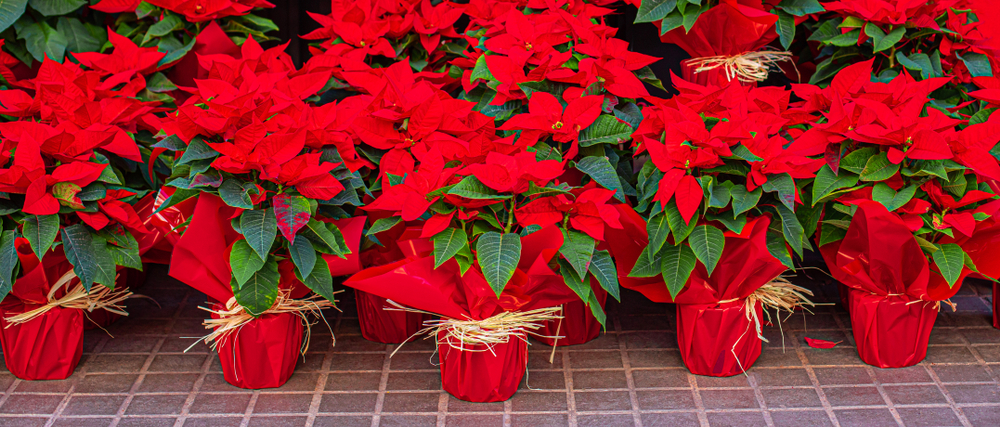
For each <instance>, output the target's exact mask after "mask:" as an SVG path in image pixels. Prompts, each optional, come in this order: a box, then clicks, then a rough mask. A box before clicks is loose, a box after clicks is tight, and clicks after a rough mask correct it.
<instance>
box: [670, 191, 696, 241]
mask: <svg viewBox="0 0 1000 427" xmlns="http://www.w3.org/2000/svg"><path fill="white" fill-rule="evenodd" d="M664 212H665V213H666V215H667V224H668V225H670V231H671V232H672V233H673V234H674V244H675V245H679V244H681V242H683V241H684V239H686V238H687V236H688V235H689V234H691V232H692V231H694V227H695V226H696V225H698V221H695V220H694V219H693V218H692V221H691V222H690V223H686V224H685V223H684V217H682V216H681V212H680V211H679V210H677V203H674V202H673V201H670V203H668V204H667V207H666V209H664Z"/></svg>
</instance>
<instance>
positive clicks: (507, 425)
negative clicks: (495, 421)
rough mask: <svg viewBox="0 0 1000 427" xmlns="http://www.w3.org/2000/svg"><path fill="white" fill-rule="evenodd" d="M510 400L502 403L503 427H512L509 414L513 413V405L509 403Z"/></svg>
mask: <svg viewBox="0 0 1000 427" xmlns="http://www.w3.org/2000/svg"><path fill="white" fill-rule="evenodd" d="M511 400H512V399H507V400H505V401H503V426H504V427H511V426H512V425H513V420H512V418H511V416H510V413H511V412H513V408H514V404H513V403H511Z"/></svg>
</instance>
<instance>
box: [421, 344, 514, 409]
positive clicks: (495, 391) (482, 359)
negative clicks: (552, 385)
mask: <svg viewBox="0 0 1000 427" xmlns="http://www.w3.org/2000/svg"><path fill="white" fill-rule="evenodd" d="M446 335H447V333H446V332H445V331H441V332H440V333H439V334H438V341H439V344H438V360H439V361H440V362H441V385H442V387H444V391H447V392H448V393H449V394H451V395H452V396H455V397H456V398H458V399H461V400H464V401H467V402H502V401H504V400H507V399H510V397H511V396H513V395H514V393H515V392H517V387H518V386H519V385H520V384H521V379H522V378H524V373H525V370H526V369H527V367H528V344H527V342H525V341H524V340H523V339H521V338H518V337H514V336H512V337H510V340H508V341H507V342H506V343H504V344H496V345H493V346H492V347H491V348H489V349H487V348H486V347H485V346H483V345H469V344H465V347H463V348H467V349H468V350H459V349H456V348H453V347H451V346H450V345H448V344H447V341H446V340H447V339H448V338H447V336H446ZM456 345H457V344H456Z"/></svg>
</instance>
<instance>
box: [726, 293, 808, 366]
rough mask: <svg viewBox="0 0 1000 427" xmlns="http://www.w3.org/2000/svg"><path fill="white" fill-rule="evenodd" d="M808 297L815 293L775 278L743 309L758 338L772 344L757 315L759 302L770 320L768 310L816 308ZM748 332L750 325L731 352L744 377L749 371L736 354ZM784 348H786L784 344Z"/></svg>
mask: <svg viewBox="0 0 1000 427" xmlns="http://www.w3.org/2000/svg"><path fill="white" fill-rule="evenodd" d="M806 295H808V296H812V295H813V293H812V291H810V290H808V289H806V288H803V287H801V286H796V285H794V284H792V282H789V281H788V278H786V277H784V276H778V277H775V278H774V280H771V281H770V282H768V283H767V284H765V285H764V286H761V287H760V288H759V289H757V290H756V291H754V292H753V293H752V294H750V295H748V296H747V297H746V300H745V302H744V303H743V308H744V310H745V312H746V317H747V320H749V321H751V322H752V324H753V325H754V326H756V329H757V338H760V339H761V341H764V342H770V341H768V340H767V338H764V328H763V324H762V322H761V320H760V316H758V315H757V310H755V308H756V307H757V302H760V304H761V306H762V308H763V310H761V311H763V312H764V313H765V314H766V315H767V317H768V320H770V318H771V314H770V312H768V311H767V310H768V309H774V310H775V311H778V312H780V311H787V312H788V313H794V312H795V308H796V307H803V306H807V305H808V306H810V307H815V306H816V304H815V303H813V302H812V301H810V300H809V298H807V297H806ZM739 300H740V299H739V298H733V299H728V300H724V301H719V304H726V303H730V302H736V301H739ZM778 325H781V321H780V319H779V321H778ZM748 332H750V324H747V329H746V330H745V331H743V334H742V335H740V337H739V338H738V339H737V340H736V342H734V343H733V348H731V349H730V350H729V351H730V352H731V353H733V357H734V358H735V359H736V363H737V364H739V365H740V369H741V370H743V374H744V375H745V374H746V372H747V370H746V368H744V367H743V363H742V362H740V357H739V356H738V355H737V354H736V346H737V345H739V343H740V341H743V337H744V336H746V334H747V333H748ZM782 340H784V333H782ZM782 346H784V343H782Z"/></svg>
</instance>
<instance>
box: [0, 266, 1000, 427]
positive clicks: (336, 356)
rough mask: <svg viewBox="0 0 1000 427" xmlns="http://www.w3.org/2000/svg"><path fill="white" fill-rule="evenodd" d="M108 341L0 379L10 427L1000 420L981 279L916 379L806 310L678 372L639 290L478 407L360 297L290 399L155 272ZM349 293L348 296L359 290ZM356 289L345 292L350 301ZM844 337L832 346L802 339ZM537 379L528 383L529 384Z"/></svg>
mask: <svg viewBox="0 0 1000 427" xmlns="http://www.w3.org/2000/svg"><path fill="white" fill-rule="evenodd" d="M796 282H798V283H800V284H805V285H806V286H809V287H810V288H813V289H814V290H816V291H817V292H818V293H819V295H818V296H817V299H818V300H827V301H835V300H836V299H837V298H836V287H835V286H834V285H832V284H831V283H830V282H829V281H828V280H826V279H821V278H818V277H816V280H815V281H813V280H811V279H809V278H807V277H804V276H800V277H798V278H797V280H796ZM138 292H139V293H142V294H145V295H148V296H150V297H152V298H153V299H155V300H156V301H157V302H158V303H159V304H160V306H159V307H157V306H156V305H155V304H153V303H151V302H150V301H148V300H143V299H137V300H134V301H132V302H131V303H130V305H129V308H130V311H131V312H132V313H133V315H132V316H131V317H130V318H128V319H124V320H121V321H119V322H118V323H116V324H115V325H113V327H112V328H110V329H109V331H110V332H111V333H112V334H113V335H114V338H111V337H109V336H108V335H107V334H105V333H104V332H102V331H100V330H97V331H88V332H87V335H86V340H85V353H84V356H83V360H82V362H81V363H80V366H79V368H77V371H76V374H74V375H73V377H71V378H70V379H68V380H65V381H48V382H26V381H20V380H16V379H15V378H14V377H13V376H11V375H10V374H7V373H5V372H4V373H0V390H3V394H0V425H10V426H34V425H39V426H42V425H46V426H63V425H65V426H90V425H95V426H106V425H111V426H161V425H162V426H181V425H183V426H227V425H232V426H258V425H259V426H284V425H289V426H327V425H329V426H355V425H356V426H391V425H406V426H420V425H430V426H434V425H438V426H453V425H454V426H457V425H475V426H477V427H488V426H492V425H497V426H501V425H515V426H522V425H523V426H541V425H571V426H601V427H613V426H619V425H623V426H624V425H628V426H631V425H636V426H639V425H642V426H673V425H685V426H686V425H712V426H729V425H734V426H737V425H738V426H756V425H762V426H763V425H768V426H771V425H774V426H796V427H805V426H824V425H826V426H829V425H834V426H837V425H839V426H845V427H846V426H882V425H887V426H897V425H906V426H948V425H964V426H996V425H1000V387H998V385H1000V331H998V330H995V329H993V328H992V326H991V323H990V314H989V313H990V308H989V298H990V293H989V289H988V287H986V286H985V285H984V284H983V283H982V282H978V283H973V282H972V281H968V282H966V284H965V287H964V288H963V290H962V291H961V293H960V295H959V296H957V297H955V298H954V299H953V300H954V301H955V302H956V303H957V304H958V309H959V311H958V312H957V313H950V312H949V313H945V314H941V315H940V317H939V319H938V321H937V324H936V325H935V328H934V332H933V334H932V335H931V348H930V351H929V352H928V357H927V360H926V361H924V362H923V363H921V364H919V365H918V366H914V367H911V368H905V369H892V370H882V369H877V368H872V367H870V366H868V365H865V364H863V363H862V362H861V360H860V359H859V358H858V356H857V353H856V351H855V349H854V347H853V346H852V337H851V334H850V325H849V323H848V322H849V319H848V316H847V315H846V313H845V312H844V311H843V310H842V309H841V308H840V307H839V306H836V305H834V306H823V307H820V308H818V309H817V310H815V314H814V315H808V314H807V315H795V316H793V317H791V318H790V319H788V321H787V322H785V323H784V326H783V330H784V340H782V336H781V335H782V332H780V331H779V329H778V328H777V327H774V328H769V329H768V330H767V331H766V334H767V336H768V337H769V339H770V344H765V350H764V354H763V355H762V356H761V358H760V359H759V360H758V361H757V363H756V365H754V367H753V368H752V369H750V370H749V375H746V376H743V375H740V376H736V377H731V378H711V377H700V376H693V375H690V374H689V373H688V372H687V370H685V369H684V367H683V365H682V364H681V360H680V356H679V353H678V350H677V342H676V339H675V333H674V328H675V326H674V323H673V321H674V316H673V307H672V306H669V305H661V304H653V303H650V302H648V301H646V300H644V299H643V298H642V297H641V296H640V295H638V294H635V293H631V292H627V293H626V294H625V297H624V298H625V302H624V303H622V304H621V305H618V304H612V305H611V306H610V307H609V312H610V313H611V316H610V317H609V319H610V323H609V325H608V332H607V333H606V334H604V335H602V336H601V337H600V338H598V339H597V340H596V341H594V342H592V343H590V344H587V345H584V346H579V347H573V348H561V349H559V350H558V352H557V354H556V358H555V363H554V364H549V363H548V357H549V353H550V348H549V347H546V346H543V345H541V344H537V345H533V346H532V347H531V352H530V358H529V380H528V384H525V385H522V388H521V391H519V392H518V393H517V394H516V395H515V396H514V397H513V398H512V399H511V400H510V401H507V402H504V403H489V404H470V403H466V402H462V401H459V400H456V399H454V398H451V397H450V396H449V395H448V394H447V393H444V392H442V391H441V390H440V379H439V374H438V371H437V369H436V368H435V367H434V366H433V365H431V363H430V362H431V360H432V359H433V357H432V356H433V346H432V344H431V343H429V342H427V341H421V342H414V343H410V344H407V345H406V346H405V347H404V348H403V349H402V350H401V351H400V352H399V353H397V354H396V355H395V356H394V357H392V358H389V355H390V353H392V351H393V350H394V349H395V347H394V346H386V345H381V344H375V343H371V342H367V341H365V340H364V339H362V338H361V336H360V335H359V329H358V325H357V320H356V318H355V317H354V315H353V314H352V311H353V301H350V300H349V299H348V298H349V295H348V297H347V298H345V299H347V301H344V302H343V303H342V304H341V305H340V306H341V307H342V308H343V309H344V310H345V313H343V314H338V313H329V314H328V318H329V319H330V320H331V324H332V325H333V328H334V332H335V333H336V336H337V345H336V347H331V346H330V336H329V332H328V331H327V330H326V328H325V327H317V328H314V329H313V330H314V338H313V343H312V346H311V347H310V349H309V353H308V354H307V355H306V357H305V359H304V360H303V361H300V362H299V365H298V369H297V371H296V373H295V375H294V376H293V377H292V379H291V380H290V381H289V382H288V384H286V385H285V386H284V387H282V388H281V389H277V390H262V391H246V390H241V389H237V388H234V387H232V386H229V385H228V384H226V382H225V381H224V380H223V378H222V373H221V371H220V369H221V368H220V367H219V363H218V359H217V357H216V356H215V355H214V354H211V353H210V352H209V350H208V348H207V347H206V346H204V345H198V346H195V347H194V348H193V349H192V350H191V351H189V352H187V353H184V352H183V350H184V349H185V348H186V347H187V346H188V345H190V344H191V342H192V341H193V340H192V339H188V338H184V337H192V336H198V335H201V334H203V329H202V326H201V320H202V317H203V314H202V313H203V312H201V311H200V310H198V309H197V306H198V305H199V304H201V303H202V302H203V301H202V300H203V298H204V297H203V296H202V295H201V294H198V293H196V292H193V291H190V290H189V289H188V288H187V287H185V286H183V285H181V284H179V283H177V282H175V281H172V280H170V279H167V278H165V271H164V270H162V269H155V270H153V271H151V274H150V280H149V282H148V283H147V284H146V285H145V286H144V287H143V288H141V289H140V290H139V291H138ZM348 294H349V293H348ZM341 295H344V294H341ZM805 336H809V337H812V338H822V339H828V340H833V341H840V340H843V341H844V342H843V343H842V344H841V345H839V346H837V347H836V348H834V349H831V350H817V349H812V348H810V347H807V346H806V345H805V343H804V341H803V337H805ZM529 385H530V388H529Z"/></svg>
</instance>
